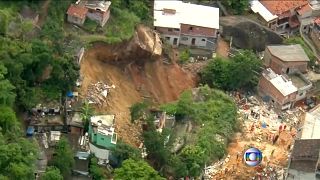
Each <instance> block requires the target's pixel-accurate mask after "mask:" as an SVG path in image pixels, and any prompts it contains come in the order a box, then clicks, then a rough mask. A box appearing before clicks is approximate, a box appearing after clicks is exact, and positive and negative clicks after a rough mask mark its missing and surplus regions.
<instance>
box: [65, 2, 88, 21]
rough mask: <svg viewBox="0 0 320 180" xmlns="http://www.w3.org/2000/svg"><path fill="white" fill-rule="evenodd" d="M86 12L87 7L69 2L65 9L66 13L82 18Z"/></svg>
mask: <svg viewBox="0 0 320 180" xmlns="http://www.w3.org/2000/svg"><path fill="white" fill-rule="evenodd" d="M87 12H88V9H87V8H85V7H82V6H77V5H74V4H71V5H70V7H69V9H68V11H67V14H68V15H71V16H75V17H78V18H81V19H83V18H85V17H86V15H87Z"/></svg>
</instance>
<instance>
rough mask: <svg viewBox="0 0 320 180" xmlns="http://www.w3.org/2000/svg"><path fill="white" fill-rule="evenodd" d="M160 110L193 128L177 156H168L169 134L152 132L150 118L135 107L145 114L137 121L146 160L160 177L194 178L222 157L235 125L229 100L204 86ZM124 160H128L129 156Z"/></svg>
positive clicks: (140, 112)
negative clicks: (139, 124)
mask: <svg viewBox="0 0 320 180" xmlns="http://www.w3.org/2000/svg"><path fill="white" fill-rule="evenodd" d="M137 106H139V107H142V106H141V105H136V106H135V107H137ZM132 109H134V108H132ZM161 109H162V110H164V111H166V112H167V113H168V114H174V115H175V116H176V119H177V120H178V121H191V122H192V124H193V126H194V128H193V129H194V130H193V131H194V133H193V134H192V135H191V136H192V137H191V139H190V140H189V143H187V145H186V146H185V147H184V148H183V149H182V150H181V151H179V152H178V153H177V154H171V152H170V149H172V143H168V144H167V143H166V140H167V138H168V135H169V134H171V136H173V133H170V132H169V131H168V130H167V129H164V130H163V131H162V133H159V132H158V131H156V127H155V125H154V119H153V116H151V115H150V114H148V111H147V110H146V109H144V110H143V109H142V108H139V114H145V115H146V116H145V117H142V118H139V119H140V120H142V121H143V122H144V123H145V124H146V125H147V127H148V128H147V129H146V130H145V131H144V132H143V135H142V136H143V140H144V145H145V147H146V149H147V153H148V160H149V161H150V163H151V164H153V166H154V167H155V168H156V169H158V170H161V173H162V174H164V175H172V176H174V177H175V178H179V177H185V176H191V177H197V176H199V175H200V173H201V171H202V168H203V167H204V165H205V163H209V162H211V161H212V160H216V159H220V158H222V157H223V156H224V152H225V147H226V142H227V140H228V139H229V138H231V136H232V135H233V132H234V131H235V130H236V128H237V127H238V125H239V124H238V122H237V121H236V114H237V113H236V112H237V109H236V105H235V104H234V102H233V100H232V99H231V98H230V97H228V96H227V95H226V94H224V93H223V92H222V91H219V90H215V89H210V88H209V87H208V86H203V87H200V88H198V89H197V90H195V91H194V93H192V92H191V91H186V92H184V93H183V94H182V95H181V96H180V98H179V100H178V101H177V102H174V103H169V104H165V105H163V106H162V107H161ZM135 110H137V109H135ZM173 137H174V136H173ZM218 137H220V138H218ZM169 141H170V140H169ZM131 157H132V156H131ZM126 158H130V157H129V155H127V156H126Z"/></svg>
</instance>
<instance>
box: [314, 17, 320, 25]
mask: <svg viewBox="0 0 320 180" xmlns="http://www.w3.org/2000/svg"><path fill="white" fill-rule="evenodd" d="M313 22H314V23H316V24H317V25H320V17H316V18H315V19H314V20H313Z"/></svg>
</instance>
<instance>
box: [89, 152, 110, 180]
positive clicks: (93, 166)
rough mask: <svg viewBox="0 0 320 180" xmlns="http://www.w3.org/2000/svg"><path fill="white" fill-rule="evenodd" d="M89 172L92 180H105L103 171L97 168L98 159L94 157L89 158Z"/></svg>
mask: <svg viewBox="0 0 320 180" xmlns="http://www.w3.org/2000/svg"><path fill="white" fill-rule="evenodd" d="M89 171H90V174H91V175H92V178H93V179H94V180H102V179H106V177H105V175H104V172H103V169H102V168H101V167H99V166H98V159H97V158H96V157H92V158H91V160H90V169H89Z"/></svg>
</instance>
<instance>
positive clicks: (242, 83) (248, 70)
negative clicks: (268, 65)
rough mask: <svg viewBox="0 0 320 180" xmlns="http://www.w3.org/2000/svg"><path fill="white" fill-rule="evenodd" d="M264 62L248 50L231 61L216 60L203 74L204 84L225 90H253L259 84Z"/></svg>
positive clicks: (241, 52)
mask: <svg viewBox="0 0 320 180" xmlns="http://www.w3.org/2000/svg"><path fill="white" fill-rule="evenodd" d="M261 66H262V62H261V60H259V59H258V58H257V56H256V55H255V54H254V53H253V52H251V51H248V50H242V51H240V52H239V53H237V54H236V55H235V56H234V57H232V58H230V60H225V59H221V58H216V59H214V60H213V61H211V62H210V63H209V64H208V66H206V67H205V68H204V70H203V71H202V72H201V77H202V82H203V83H206V84H208V85H209V86H212V87H218V88H222V89H225V90H234V89H239V88H252V87H254V86H256V84H257V83H258V78H259V72H260V71H261Z"/></svg>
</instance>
